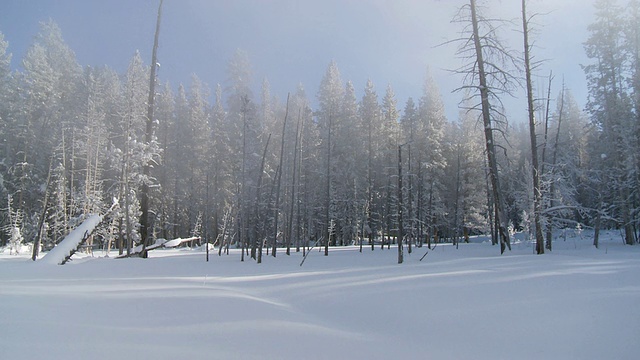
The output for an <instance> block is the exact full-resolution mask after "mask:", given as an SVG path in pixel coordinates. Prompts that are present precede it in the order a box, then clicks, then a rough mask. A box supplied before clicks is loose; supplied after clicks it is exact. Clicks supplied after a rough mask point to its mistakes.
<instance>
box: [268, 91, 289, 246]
mask: <svg viewBox="0 0 640 360" xmlns="http://www.w3.org/2000/svg"><path fill="white" fill-rule="evenodd" d="M288 117H289V94H287V109H286V110H285V113H284V122H283V123H282V139H281V140H280V165H279V166H278V169H279V171H278V180H277V189H276V206H275V207H274V214H273V217H274V223H275V225H274V227H273V245H272V248H271V256H273V257H276V248H277V247H278V217H279V216H278V214H279V213H280V184H281V183H282V160H283V158H284V140H285V130H286V129H287V118H288Z"/></svg>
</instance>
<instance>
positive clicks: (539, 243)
mask: <svg viewBox="0 0 640 360" xmlns="http://www.w3.org/2000/svg"><path fill="white" fill-rule="evenodd" d="M528 25H529V19H528V18H527V10H526V0H522V31H523V36H524V68H525V76H526V82H527V105H528V110H529V111H528V112H529V135H530V138H531V165H532V167H533V171H532V172H533V174H532V175H533V218H534V226H535V234H536V252H537V253H538V254H544V237H543V236H542V224H541V222H540V216H541V213H542V204H541V202H542V191H541V190H540V176H539V175H540V173H539V169H540V167H539V165H538V143H537V138H536V119H535V108H534V104H533V85H532V80H531V59H530V54H529V52H530V47H529V30H528Z"/></svg>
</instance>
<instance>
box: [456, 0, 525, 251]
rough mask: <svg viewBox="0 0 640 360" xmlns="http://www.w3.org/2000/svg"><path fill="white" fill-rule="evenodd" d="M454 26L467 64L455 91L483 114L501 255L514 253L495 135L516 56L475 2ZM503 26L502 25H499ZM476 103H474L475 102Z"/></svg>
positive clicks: (471, 0)
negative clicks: (458, 30) (459, 31)
mask: <svg viewBox="0 0 640 360" xmlns="http://www.w3.org/2000/svg"><path fill="white" fill-rule="evenodd" d="M453 22H457V23H460V24H464V28H463V31H462V36H461V37H460V38H458V39H455V40H453V41H451V42H456V43H458V44H460V45H459V47H458V51H457V55H458V56H459V57H461V58H462V59H463V60H464V61H465V64H464V65H463V66H462V67H460V68H459V69H457V70H454V72H455V73H457V74H461V75H462V76H463V77H464V85H463V86H461V87H459V88H458V89H456V91H468V94H469V95H465V99H463V103H464V102H466V101H469V103H471V104H473V105H472V106H471V107H470V108H467V110H468V111H471V110H480V112H481V119H482V123H483V126H484V135H485V146H486V152H487V161H488V177H489V180H490V183H491V192H492V197H493V204H494V206H495V215H496V223H497V227H498V236H499V242H500V253H503V252H504V251H505V248H507V247H508V248H509V250H511V243H510V241H509V232H508V231H507V217H506V214H505V203H504V197H503V194H502V190H501V186H500V180H499V177H498V161H497V156H496V148H497V147H498V145H497V144H496V141H495V136H494V132H498V133H500V132H501V131H502V130H500V128H499V127H498V126H497V125H498V124H497V122H498V121H499V120H498V119H504V118H505V117H504V114H503V112H502V111H501V109H502V108H503V104H502V101H501V96H502V95H504V94H507V95H508V94H510V91H511V90H512V88H513V87H514V85H516V84H518V79H517V78H516V77H515V76H514V75H513V74H512V73H510V71H509V70H508V69H509V68H510V67H515V68H517V67H518V65H517V64H518V61H517V57H516V56H514V55H513V54H512V53H511V52H510V51H509V50H508V49H507V48H506V47H505V46H504V45H503V44H502V43H501V41H500V39H499V37H498V36H497V29H498V27H497V26H496V25H495V24H496V22H497V20H492V19H488V18H486V17H484V16H482V14H481V13H479V11H478V7H477V6H476V1H475V0H469V4H466V5H464V6H463V7H461V8H460V10H459V12H458V14H457V15H456V17H455V18H454V19H453ZM498 24H500V23H498ZM474 100H475V101H474Z"/></svg>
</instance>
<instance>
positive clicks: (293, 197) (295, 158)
mask: <svg viewBox="0 0 640 360" xmlns="http://www.w3.org/2000/svg"><path fill="white" fill-rule="evenodd" d="M300 121H301V110H298V124H297V125H296V142H295V145H294V147H293V149H294V150H293V175H292V176H291V208H290V209H289V210H290V211H289V230H288V231H287V233H288V234H287V255H290V254H291V238H292V237H293V211H294V206H295V203H296V169H297V165H298V143H299V139H300ZM298 171H299V169H298ZM296 243H297V244H298V246H297V251H300V239H297V238H296Z"/></svg>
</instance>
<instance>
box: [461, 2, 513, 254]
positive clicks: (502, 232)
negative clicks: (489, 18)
mask: <svg viewBox="0 0 640 360" xmlns="http://www.w3.org/2000/svg"><path fill="white" fill-rule="evenodd" d="M470 5H471V23H472V27H473V41H474V46H475V50H476V59H477V69H478V70H477V71H478V76H479V81H480V84H479V86H478V89H479V90H480V98H481V99H482V121H483V125H484V135H485V145H486V150H487V160H488V162H489V178H490V179H491V187H492V190H493V199H494V204H495V206H496V215H497V219H496V220H497V222H498V224H499V226H498V235H499V237H500V253H501V254H502V253H504V251H505V247H508V248H509V250H511V242H510V241H509V233H508V231H507V219H506V216H505V213H504V201H503V198H502V190H501V188H500V181H499V179H498V161H497V159H496V153H495V142H494V138H493V127H492V123H491V105H490V104H489V88H488V84H487V78H486V73H485V69H484V67H485V63H484V54H483V53H482V43H481V41H480V35H479V30H478V18H477V14H476V2H475V0H470Z"/></svg>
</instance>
